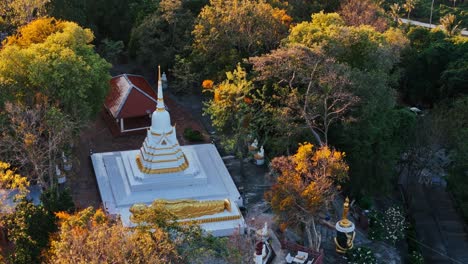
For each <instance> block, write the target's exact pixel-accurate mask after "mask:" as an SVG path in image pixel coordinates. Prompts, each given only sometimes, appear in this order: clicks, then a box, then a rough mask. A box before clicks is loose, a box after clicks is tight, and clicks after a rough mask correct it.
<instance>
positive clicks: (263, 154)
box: [258, 146, 265, 158]
mask: <svg viewBox="0 0 468 264" xmlns="http://www.w3.org/2000/svg"><path fill="white" fill-rule="evenodd" d="M258 156H260V157H262V158H263V157H265V151H264V150H263V146H261V147H260V151H259V152H258Z"/></svg>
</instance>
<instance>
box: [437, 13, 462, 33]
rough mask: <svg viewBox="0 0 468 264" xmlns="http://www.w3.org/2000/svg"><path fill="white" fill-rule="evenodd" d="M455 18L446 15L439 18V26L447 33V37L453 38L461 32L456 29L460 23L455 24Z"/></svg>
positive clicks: (451, 15)
mask: <svg viewBox="0 0 468 264" xmlns="http://www.w3.org/2000/svg"><path fill="white" fill-rule="evenodd" d="M456 20H457V17H456V16H455V15H453V14H448V15H446V16H444V17H441V18H440V25H441V26H442V28H443V29H444V30H445V32H447V35H448V36H449V37H451V36H455V35H456V34H457V33H459V32H460V31H461V29H459V28H458V27H459V26H460V25H461V21H459V22H458V23H457V22H456Z"/></svg>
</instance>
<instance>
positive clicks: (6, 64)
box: [0, 18, 110, 122]
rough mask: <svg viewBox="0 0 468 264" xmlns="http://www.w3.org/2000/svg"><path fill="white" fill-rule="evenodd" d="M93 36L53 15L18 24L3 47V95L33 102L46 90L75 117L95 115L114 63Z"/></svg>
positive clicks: (0, 73) (0, 64)
mask: <svg viewBox="0 0 468 264" xmlns="http://www.w3.org/2000/svg"><path fill="white" fill-rule="evenodd" d="M44 29H45V30H46V33H45V34H44V33H42V32H44ZM23 30H24V32H23ZM36 31H37V32H36ZM49 33H50V34H49ZM92 40H93V34H92V32H91V31H90V30H89V29H83V28H81V27H80V26H78V25H77V24H75V23H73V22H66V21H56V20H54V19H52V18H44V19H37V20H35V21H34V22H32V23H31V24H29V25H27V26H25V27H22V28H20V29H19V31H18V33H17V34H16V35H15V36H12V37H9V38H8V39H7V42H6V43H7V44H6V45H5V46H4V47H3V49H2V50H1V51H0V87H1V88H2V89H1V90H0V94H1V95H2V97H1V98H2V99H3V100H5V99H10V100H15V101H19V102H23V103H26V104H27V105H32V102H31V99H33V98H34V96H35V94H36V93H42V94H44V95H45V96H47V97H48V98H49V99H50V100H51V101H58V102H59V104H60V108H61V109H63V110H64V112H65V113H67V114H69V115H70V116H71V117H72V118H73V119H74V120H77V121H81V122H84V121H86V120H88V119H89V118H91V117H93V116H94V115H95V114H96V113H97V112H98V111H99V110H100V109H101V107H102V103H103V100H104V97H105V95H106V93H107V90H108V86H109V83H108V81H109V78H110V76H109V73H108V70H109V67H110V65H109V64H108V63H107V62H106V61H105V60H103V59H102V58H101V57H99V55H97V54H96V53H95V52H94V49H93V46H92V45H91V44H90V43H91V41H92ZM11 65H15V67H11ZM0 103H3V102H0Z"/></svg>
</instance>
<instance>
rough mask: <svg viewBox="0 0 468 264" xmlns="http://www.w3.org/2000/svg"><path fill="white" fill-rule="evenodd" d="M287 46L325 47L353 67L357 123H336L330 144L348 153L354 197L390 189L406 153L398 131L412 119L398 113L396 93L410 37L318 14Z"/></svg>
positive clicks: (328, 53) (353, 113)
mask: <svg viewBox="0 0 468 264" xmlns="http://www.w3.org/2000/svg"><path fill="white" fill-rule="evenodd" d="M287 42H288V43H291V44H302V45H306V46H308V47H310V48H314V47H317V46H318V47H321V49H322V50H323V51H324V54H325V55H326V56H328V57H331V58H334V59H335V60H336V61H337V62H339V63H342V64H345V65H347V66H348V67H350V76H349V80H350V88H349V91H350V92H351V93H352V94H353V95H354V96H357V97H359V99H360V100H359V103H358V104H356V105H355V106H354V107H353V109H352V111H351V112H350V114H351V115H350V116H351V118H350V119H349V120H353V121H354V122H341V123H336V124H335V125H336V126H337V127H336V129H333V130H331V135H329V137H330V139H329V142H331V143H332V144H334V145H335V146H338V147H339V148H340V149H342V150H344V151H346V153H348V155H347V161H348V162H349V164H350V167H351V169H350V179H351V190H352V192H353V194H355V195H361V194H363V193H373V192H382V191H386V190H388V188H389V186H390V185H391V184H392V180H393V178H394V175H395V174H394V173H393V171H394V168H395V167H394V165H395V163H396V161H397V159H398V157H399V152H400V151H402V145H403V144H402V141H401V140H400V138H399V135H400V133H399V131H401V129H405V128H404V126H405V125H406V124H407V122H406V117H407V116H406V115H405V114H403V113H402V112H401V111H400V110H398V109H395V108H394V107H395V92H394V90H393V89H392V85H395V82H396V80H397V77H398V75H397V72H396V71H394V67H395V65H396V63H398V62H399V59H400V52H401V51H402V50H403V49H404V48H405V47H406V46H407V44H408V40H407V39H406V37H405V36H404V35H403V34H402V32H401V31H399V30H397V29H389V30H387V31H385V32H383V33H379V32H377V31H376V30H375V29H373V28H371V27H369V26H359V27H353V26H346V25H345V24H344V21H343V19H342V18H341V17H340V16H339V15H338V14H336V13H331V14H324V13H318V14H314V15H313V16H312V21H311V22H303V23H300V24H298V25H296V26H295V27H293V28H292V29H291V32H290V34H289V36H288V39H287Z"/></svg>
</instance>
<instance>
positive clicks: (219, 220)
mask: <svg viewBox="0 0 468 264" xmlns="http://www.w3.org/2000/svg"><path fill="white" fill-rule="evenodd" d="M182 150H183V152H184V154H185V156H186V158H187V160H188V163H189V167H188V168H187V169H186V170H184V171H181V172H176V173H167V174H152V175H150V174H143V173H142V172H141V171H140V170H139V169H138V166H137V164H136V160H135V157H136V155H137V153H138V152H139V150H132V151H121V152H107V153H95V154H93V155H91V160H92V162H93V166H94V171H95V174H96V179H97V182H98V186H99V191H100V194H101V199H102V202H103V204H104V207H105V208H106V210H107V212H108V213H110V214H118V215H120V217H121V219H122V222H123V224H124V225H125V226H132V223H131V222H130V220H129V219H130V212H129V209H130V207H131V206H132V205H133V204H136V203H144V204H148V205H150V204H151V203H152V202H153V201H154V200H155V199H166V200H176V199H195V200H200V201H202V200H224V199H229V200H230V202H231V204H232V210H231V211H230V212H229V211H224V212H222V213H218V214H214V215H205V216H202V217H198V218H194V219H181V221H188V220H201V222H205V223H202V224H201V227H202V228H203V229H204V230H206V231H208V232H211V233H212V234H213V235H214V236H228V235H231V234H233V233H234V232H236V231H240V232H243V231H244V228H245V221H244V219H243V217H242V214H241V212H240V210H239V206H242V205H243V204H242V198H241V196H240V194H239V191H238V190H237V188H236V186H235V184H234V182H233V180H232V178H231V175H230V174H229V172H228V171H227V169H226V167H225V165H224V163H223V161H222V159H221V157H220V155H219V153H218V151H217V149H216V148H215V146H214V145H212V144H201V145H191V146H182ZM203 219H205V221H203ZM239 229H240V230H239Z"/></svg>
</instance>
